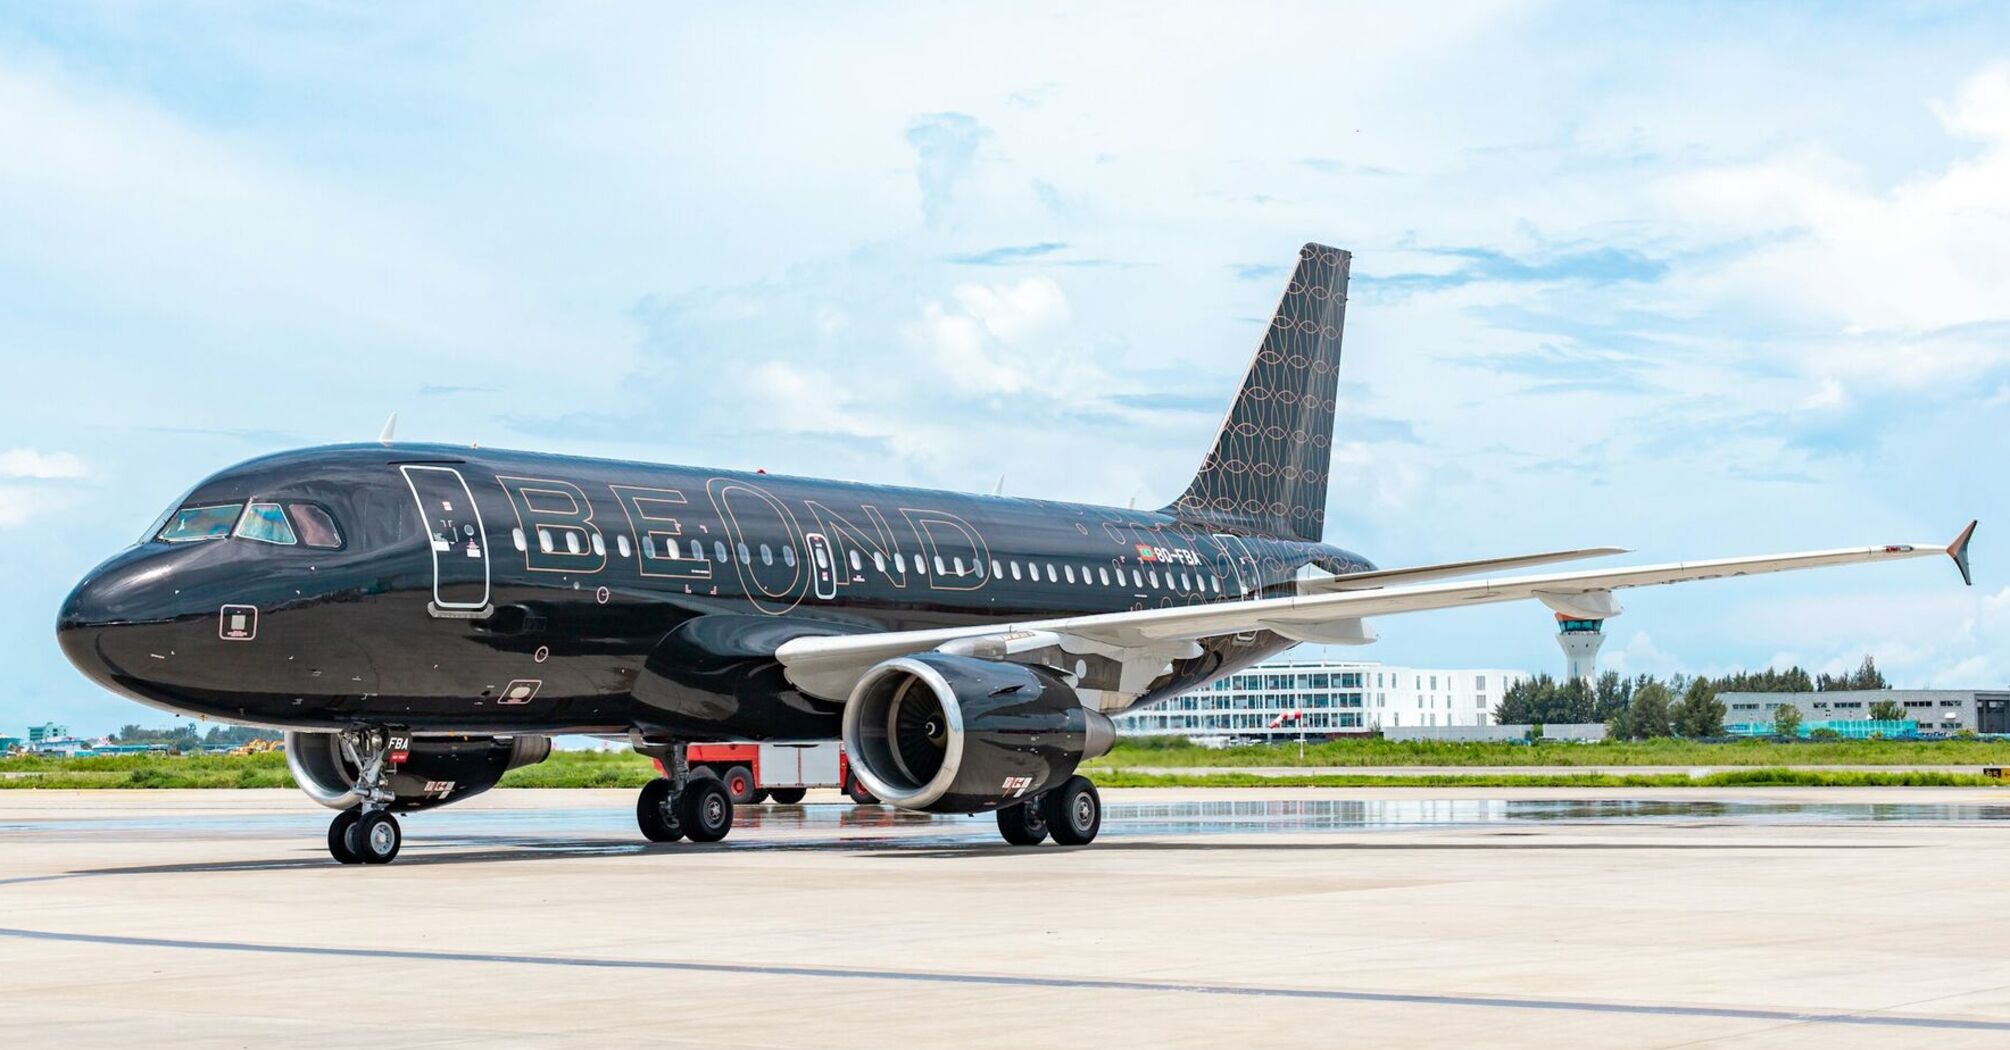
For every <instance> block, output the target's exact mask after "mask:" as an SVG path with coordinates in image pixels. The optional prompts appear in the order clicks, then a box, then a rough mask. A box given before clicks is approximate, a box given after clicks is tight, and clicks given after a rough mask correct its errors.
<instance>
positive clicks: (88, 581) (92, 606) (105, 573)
mask: <svg viewBox="0 0 2010 1050" xmlns="http://www.w3.org/2000/svg"><path fill="white" fill-rule="evenodd" d="M157 575H158V567H157V566H155V565H151V564H149V563H148V562H146V561H143V560H133V559H131V558H128V557H124V556H121V557H117V558H113V559H112V560H111V561H109V562H106V563H105V564H104V565H101V566H99V567H98V568H97V569H95V570H93V571H92V572H91V574H90V575H89V576H86V577H84V579H83V582H81V583H79V584H77V586H76V587H75V588H74V589H73V590H71V591H70V594H69V597H67V598H65V599H63V605H62V608H61V609H59V610H57V612H56V644H57V645H58V646H60V647H61V648H62V650H63V655H64V656H65V657H67V658H68V659H69V661H70V663H71V664H72V665H74V666H75V667H76V668H77V670H79V671H82V672H83V673H84V675H85V676H86V677H88V678H90V679H92V680H94V681H96V682H98V683H99V684H101V685H105V686H107V687H110V686H111V684H112V682H111V680H112V678H113V677H114V676H115V674H116V673H117V670H118V669H117V668H115V667H114V666H112V663H111V661H110V660H109V659H108V657H107V654H106V652H105V645H104V642H105V639H106V637H107V635H108V634H110V633H111V632H114V631H117V630H119V629H120V628H121V626H122V625H126V624H132V623H136V622H142V621H145V620H147V619H152V618H158V617H159V616H160V615H161V613H162V610H160V609H155V608H151V606H153V605H157V604H158V601H157V599H156V596H154V595H153V594H152V593H151V592H152V589H151V588H149V587H148V586H147V582H148V581H149V580H150V579H152V578H154V577H155V576H157Z"/></svg>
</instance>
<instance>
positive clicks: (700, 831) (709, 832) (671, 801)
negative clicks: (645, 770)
mask: <svg viewBox="0 0 2010 1050" xmlns="http://www.w3.org/2000/svg"><path fill="white" fill-rule="evenodd" d="M635 750H637V751H639V752H641V753H642V754H645V755H648V756H649V757H650V758H654V759H656V760H657V761H658V762H659V763H661V764H662V766H663V771H664V776H662V777H660V778H658V779H656V780H652V781H650V782H649V783H647V784H645V785H643V788H642V794H641V795H640V796H638V797H637V798H636V800H635V823H636V825H637V826H638V827H640V828H641V829H642V837H643V838H646V839H648V840H649V841H651V842H675V841H677V840H678V839H682V838H688V839H690V840H691V841H693V842H717V841H719V840H720V839H723V838H725V837H726V836H727V834H729V833H730V832H731V831H732V830H733V797H732V795H731V794H730V793H729V792H728V791H727V790H726V785H725V782H723V781H721V780H720V779H719V778H718V777H693V776H692V775H691V766H690V764H689V763H688V762H687V761H686V760H685V753H684V745H683V744H677V743H671V744H654V743H644V742H641V741H637V742H636V744H635Z"/></svg>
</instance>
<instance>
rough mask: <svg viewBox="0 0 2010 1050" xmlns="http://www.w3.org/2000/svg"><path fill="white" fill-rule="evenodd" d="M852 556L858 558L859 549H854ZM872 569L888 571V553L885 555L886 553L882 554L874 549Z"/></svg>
mask: <svg viewBox="0 0 2010 1050" xmlns="http://www.w3.org/2000/svg"><path fill="white" fill-rule="evenodd" d="M852 557H853V558H857V557H858V552H857V551H853V552H852ZM872 571H874V572H885V571H886V555H884V554H881V553H880V552H878V551H873V552H872Z"/></svg>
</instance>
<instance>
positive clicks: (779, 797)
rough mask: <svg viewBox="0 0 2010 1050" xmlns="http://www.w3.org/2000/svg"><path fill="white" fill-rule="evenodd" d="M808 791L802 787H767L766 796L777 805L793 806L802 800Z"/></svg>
mask: <svg viewBox="0 0 2010 1050" xmlns="http://www.w3.org/2000/svg"><path fill="white" fill-rule="evenodd" d="M807 794H809V792H808V791H807V790H805V789H803V788H769V789H768V797H769V798H771V799H774V800H775V804H776V805H778V806H793V805H795V804H796V803H798V802H801V801H802V800H803V796H804V795H807Z"/></svg>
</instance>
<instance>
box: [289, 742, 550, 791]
mask: <svg viewBox="0 0 2010 1050" xmlns="http://www.w3.org/2000/svg"><path fill="white" fill-rule="evenodd" d="M550 755H551V738H550V737H548V736H496V737H490V736H456V737H414V738H412V739H411V740H410V741H409V746H408V747H406V748H405V750H404V759H403V760H402V761H400V762H397V763H396V764H394V765H393V766H392V767H391V772H390V774H389V776H388V777H386V778H385V782H384V786H385V787H386V788H387V789H389V790H390V791H391V792H392V793H393V794H395V795H396V796H397V800H396V801H394V802H392V803H391V804H390V805H389V806H387V807H385V808H387V809H391V810H414V809H431V808H432V807H434V806H444V805H446V804H447V803H449V802H459V801H460V800H461V799H464V798H467V797H469V796H471V795H479V794H481V793H482V792H484V791H487V790H488V789H490V788H492V787H494V786H496V781H499V780H501V779H502V776H503V774H504V773H507V772H509V771H510V770H512V769H515V768H517V767H519V766H529V765H536V764H537V763H539V762H542V761H544V760H545V759H546V758H547V757H549V756H550ZM286 766H287V768H288V769H291V770H292V771H293V779H294V781H295V782H296V783H298V784H299V785H300V789H301V790H302V791H305V792H307V795H308V797H309V798H312V799H313V800H314V801H316V802H319V803H321V804H322V805H324V806H327V807H328V808H330V809H348V808H349V807H350V806H354V805H356V804H357V803H358V802H361V801H362V795H361V793H359V792H358V791H357V790H356V779H357V777H358V775H359V772H360V771H359V770H358V768H357V765H356V761H355V759H354V758H353V757H352V756H351V755H350V754H349V753H348V750H347V749H345V748H344V747H343V746H342V737H341V734H339V733H305V732H299V731H293V732H288V733H287V734H286Z"/></svg>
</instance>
